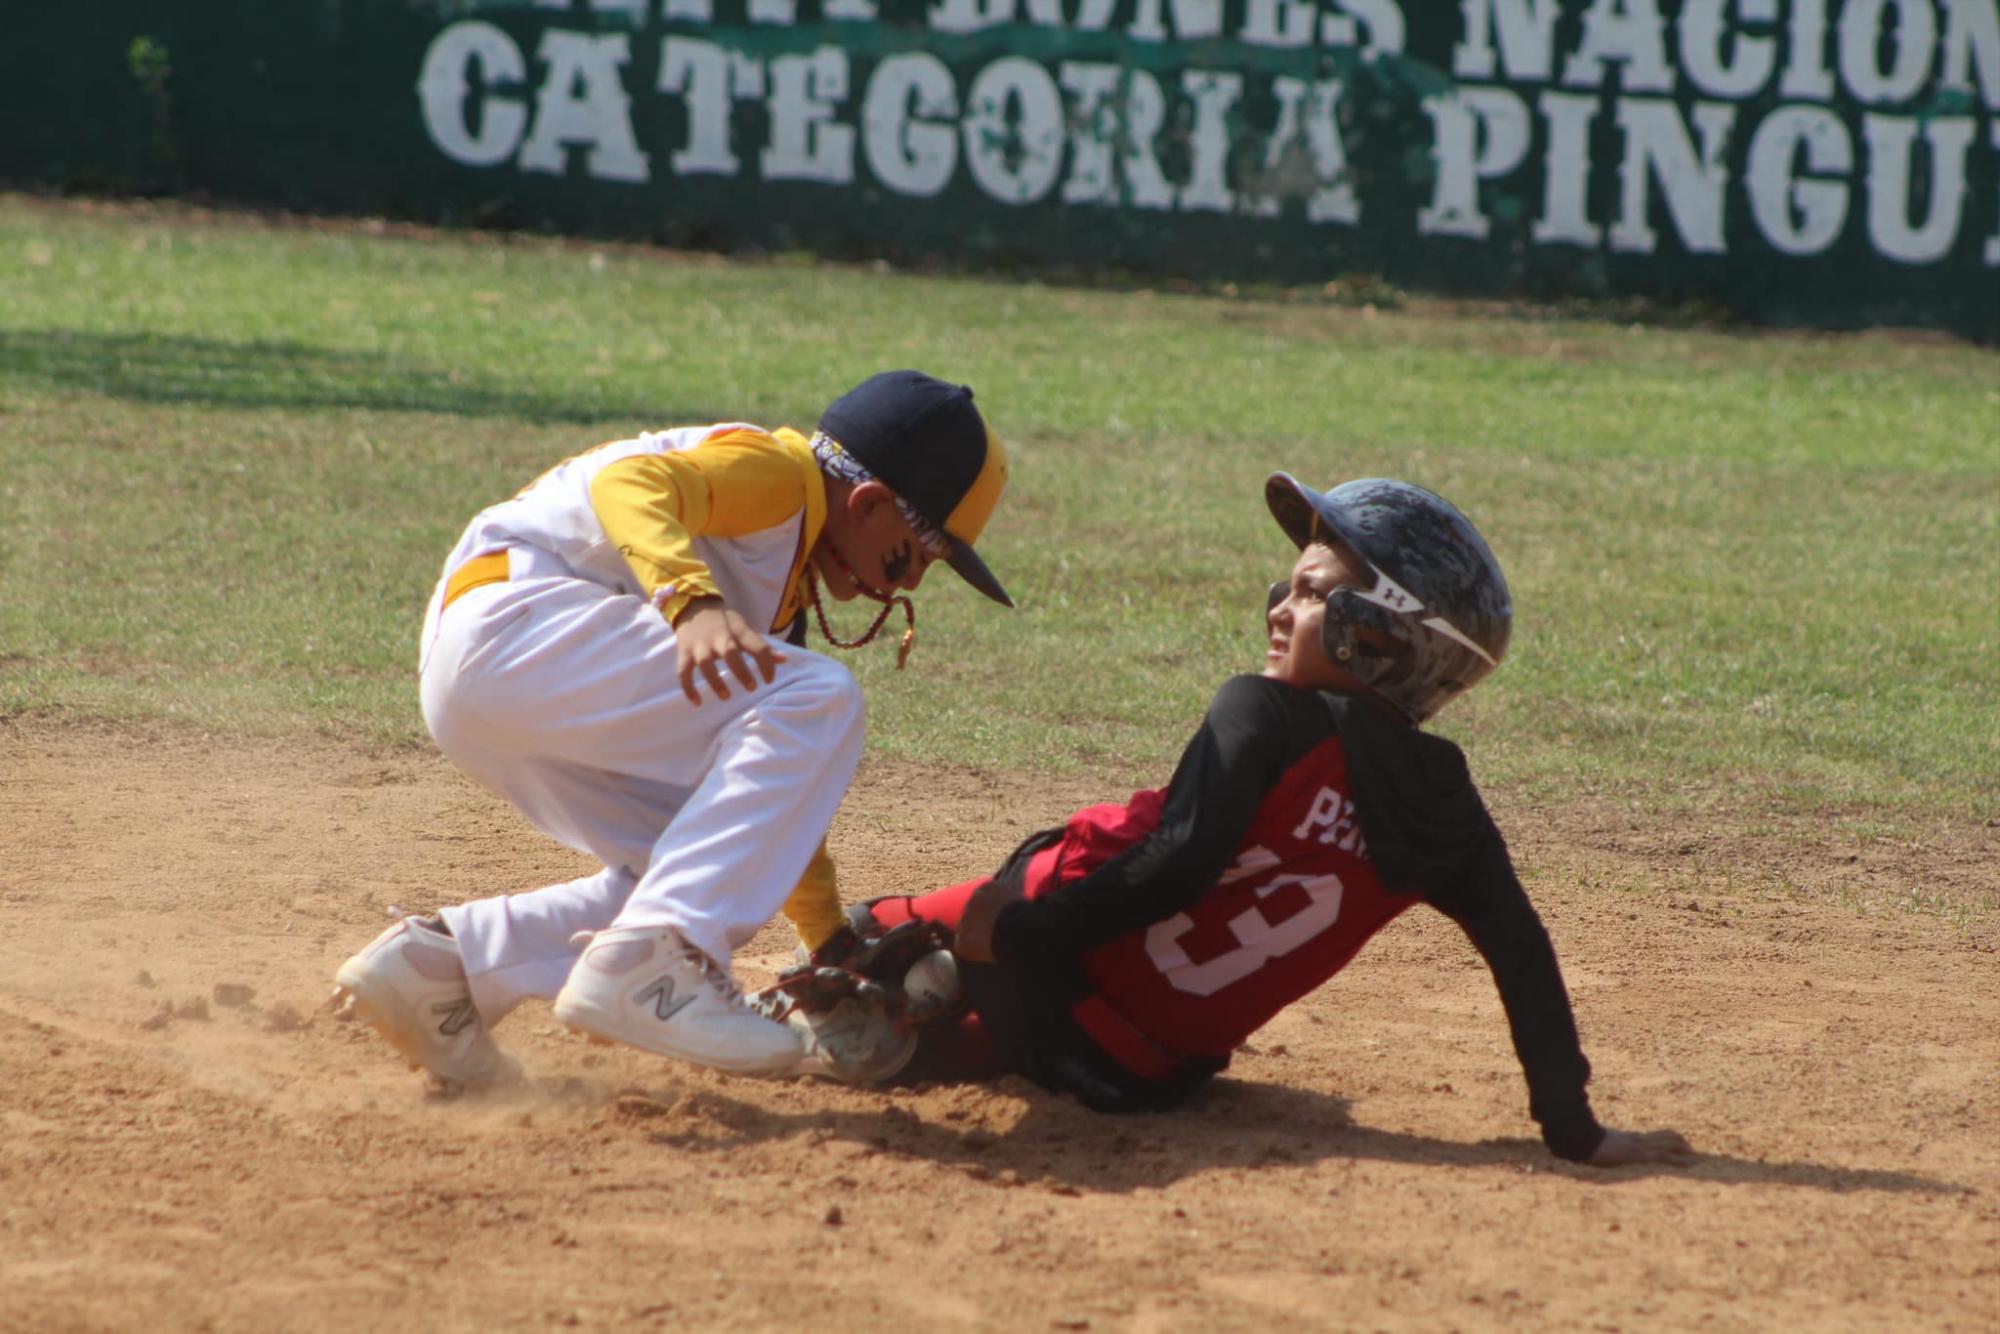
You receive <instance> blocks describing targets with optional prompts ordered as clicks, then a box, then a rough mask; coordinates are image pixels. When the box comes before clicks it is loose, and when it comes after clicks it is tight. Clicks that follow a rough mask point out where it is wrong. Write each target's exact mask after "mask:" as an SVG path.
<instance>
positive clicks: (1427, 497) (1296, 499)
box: [1264, 473, 1513, 723]
mask: <svg viewBox="0 0 2000 1334" xmlns="http://www.w3.org/2000/svg"><path fill="white" fill-rule="evenodd" d="M1264 494H1265V499H1266V501H1267V502H1268V503H1269V505H1270V507H1271V513H1272V515H1273V517H1275V518H1276V519H1277V520H1278V523H1279V525H1280V526H1281V527H1283V528H1284V530H1285V532H1286V534H1287V535H1288V536H1290V537H1291V539H1292V540H1293V542H1295V543H1296V544H1297V545H1298V546H1299V547H1300V548H1301V549H1303V548H1304V547H1305V546H1307V545H1308V544H1309V543H1311V542H1313V541H1314V540H1321V541H1324V540H1327V539H1328V538H1338V539H1339V540H1340V541H1342V542H1343V543H1345V544H1346V545H1347V546H1348V548H1350V549H1351V550H1352V551H1353V552H1354V554H1355V555H1357V556H1359V557H1360V558H1361V560H1362V561H1363V562H1364V563H1365V564H1366V565H1367V567H1368V571H1369V573H1370V574H1371V575H1372V577H1373V579H1374V584H1373V586H1372V587H1370V588H1365V589H1364V588H1354V587H1343V588H1336V589H1334V590H1333V592H1332V593H1330V594H1328V595H1327V599H1326V614H1325V616H1324V617H1323V618H1322V619H1321V621H1320V639H1321V643H1322V644H1323V645H1324V647H1325V649H1326V653H1327V656H1328V657H1329V658H1331V659H1333V661H1335V662H1337V663H1339V664H1340V665H1341V666H1342V667H1344V668H1346V669H1347V671H1348V672H1349V673H1351V674H1352V675H1353V676H1354V677H1355V679H1357V680H1359V681H1360V682H1361V683H1362V684H1363V685H1365V686H1367V687H1368V688H1369V689H1370V690H1372V691H1373V692H1374V693H1375V694H1376V695H1378V696H1379V697H1381V699H1382V700H1383V701H1384V702H1386V703H1387V704H1389V705H1390V706H1391V707H1392V708H1394V709H1395V710H1396V711H1397V712H1399V713H1401V714H1402V715H1403V716H1404V717H1405V718H1406V719H1408V720H1409V721H1410V722H1412V723H1421V722H1424V721H1425V720H1427V719H1428V718H1430V717H1431V716H1432V715H1434V714H1435V713H1436V712H1437V711H1438V710H1439V709H1441V708H1443V707H1444V706H1445V705H1446V704H1447V703H1449V702H1450V701H1451V700H1452V699H1453V698H1455V697H1457V696H1458V695H1460V694H1462V693H1464V692H1465V691H1466V690H1467V689H1469V688H1470V687H1471V686H1473V685H1474V684H1475V683H1477V682H1478V681H1479V680H1480V679H1481V678H1483V677H1484V676H1485V675H1486V674H1487V673H1488V672H1490V671H1492V670H1493V669H1494V668H1495V667H1497V666H1498V665H1499V664H1500V659H1501V658H1502V657H1503V656H1504V655H1505V654H1506V651H1507V640H1508V638H1509V636H1510V634H1511V633H1512V628H1513V604H1512V599H1511V598H1510V596H1509V594H1508V592H1507V581H1506V578H1505V577H1504V576H1503V575H1502V574H1501V572H1500V563H1499V562H1498V561H1497V560H1495V559H1494V557H1493V552H1492V551H1491V550H1490V549H1489V548H1488V547H1487V545H1486V541H1485V539H1484V538H1482V537H1480V535H1479V532H1478V530H1477V529H1475V528H1474V527H1473V526H1472V523H1471V521H1470V520H1468V519H1467V518H1466V517H1465V516H1464V515H1463V514H1461V513H1459V511H1458V510H1456V509H1455V508H1453V507H1452V506H1451V504H1450V503H1449V502H1447V501H1446V500H1444V499H1443V497H1441V496H1438V495H1436V494H1434V493H1433V492H1430V491H1426V490H1424V489H1423V488H1422V487H1419V486H1412V485H1410V484H1409V483H1408V482H1396V481H1388V480H1385V479H1382V478H1365V479H1363V480H1360V481H1354V482H1346V483H1343V484H1342V485H1340V486H1337V487H1335V488H1333V489H1332V490H1331V491H1326V492H1317V491H1313V490H1310V489H1308V488H1307V487H1304V486H1302V485H1300V484H1299V483H1298V482H1297V481H1296V480H1294V479H1293V478H1292V477H1290V476H1289V475H1287V474H1285V473H1276V474H1274V475H1273V476H1272V477H1271V479H1270V480H1269V481H1268V482H1266V483H1265V488H1264ZM1285 588H1286V586H1285V585H1282V584H1280V585H1277V586H1275V587H1274V588H1273V589H1272V590H1271V592H1272V599H1271V606H1272V607H1276V606H1277V604H1278V602H1280V601H1282V600H1283V598H1284V590H1285ZM1385 645H1386V646H1385Z"/></svg>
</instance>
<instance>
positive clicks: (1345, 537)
mask: <svg viewBox="0 0 2000 1334" xmlns="http://www.w3.org/2000/svg"><path fill="white" fill-rule="evenodd" d="M1264 503H1265V504H1266V505H1268V506H1270V507H1271V517H1272V518H1274V519H1276V520H1277V521H1278V527H1280V528H1282V529H1284V530H1285V536H1286V537H1289V538H1291V539H1292V545H1294V546H1296V547H1298V548H1299V549H1300V550H1301V551H1303V550H1305V548H1306V546H1307V545H1308V544H1310V543H1311V542H1312V540H1313V539H1314V538H1315V537H1317V536H1318V535H1319V534H1320V533H1321V532H1330V533H1332V534H1333V535H1334V536H1336V537H1338V538H1340V539H1341V540H1342V541H1343V542H1348V543H1352V542H1353V540H1354V539H1353V537H1352V535H1350V534H1349V533H1348V532H1347V531H1346V528H1345V525H1344V524H1343V523H1342V521H1341V518H1340V515H1339V513H1338V512H1337V511H1336V510H1334V509H1333V507H1332V506H1330V505H1328V504H1327V503H1326V497H1325V496H1323V495H1321V494H1320V493H1319V492H1317V491H1315V490H1313V489H1312V488H1311V487H1309V486H1307V485H1306V484H1305V483H1304V482H1301V481H1300V480H1299V479H1298V478H1296V477H1294V476H1292V475H1291V474H1290V473H1288V472H1274V473H1272V474H1271V475H1270V477H1269V478H1267V479H1266V480H1265V482H1264Z"/></svg>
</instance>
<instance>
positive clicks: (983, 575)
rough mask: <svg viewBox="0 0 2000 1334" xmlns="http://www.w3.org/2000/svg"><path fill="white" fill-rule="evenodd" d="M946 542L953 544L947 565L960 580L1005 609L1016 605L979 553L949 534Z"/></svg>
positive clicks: (946, 557) (946, 560) (947, 556)
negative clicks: (956, 572) (955, 572)
mask: <svg viewBox="0 0 2000 1334" xmlns="http://www.w3.org/2000/svg"><path fill="white" fill-rule="evenodd" d="M945 540H946V541H948V542H950V543H951V551H950V552H949V553H947V554H946V556H945V558H944V559H945V563H946V564H947V565H949V566H951V568H952V569H954V570H956V571H958V577H959V578H961V579H963V580H965V582H966V583H968V584H971V585H972V586H973V587H974V588H976V589H978V590H979V591H980V592H982V593H984V594H985V595H986V596H987V597H990V598H992V599H993V600H994V601H995V602H997V603H999V604H1000V605H1001V606H1003V607H1011V606H1013V605H1014V599H1012V598H1010V597H1008V596H1007V590H1006V589H1004V588H1002V587H1001V586H1000V581H999V580H998V579H995V578H994V577H993V571H991V570H989V569H987V568H986V562H985V561H983V560H981V559H979V553H978V552H976V551H974V550H973V549H972V548H971V547H969V546H967V545H966V544H965V543H963V542H961V541H959V540H958V539H957V538H955V537H952V536H950V535H949V534H946V538H945Z"/></svg>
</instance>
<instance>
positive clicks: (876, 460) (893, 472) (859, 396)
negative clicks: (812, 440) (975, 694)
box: [819, 371, 1014, 607]
mask: <svg viewBox="0 0 2000 1334" xmlns="http://www.w3.org/2000/svg"><path fill="white" fill-rule="evenodd" d="M819 429H820V430H821V431H822V432H824V433H825V434H826V435H828V436H831V437H832V438H833V439H834V440H837V441H839V442H840V447H841V448H842V449H844V450H846V451H847V452H848V453H849V454H851V455H852V456H853V457H854V458H855V459H856V460H857V461H858V462H859V463H860V464H861V466H863V467H864V468H866V469H868V471H869V472H871V473H873V474H875V476H876V477H878V478H880V479H881V480H882V482H883V483H884V484H886V485H887V486H888V487H889V488H890V489H891V490H893V491H895V493H896V494H897V495H899V496H901V497H902V498H903V499H904V500H907V501H909V502H910V504H911V505H912V506H913V507H915V509H916V511H917V513H919V514H921V515H923V516H924V518H925V519H927V520H929V521H930V523H931V524H932V525H933V526H935V527H936V528H937V529H939V530H940V531H941V532H943V533H944V535H945V545H946V547H947V548H948V549H947V551H946V553H945V561H946V563H947V564H949V565H950V566H951V568H952V569H954V570H956V571H957V572H958V575H959V577H960V578H962V579H964V580H965V582H966V583H968V584H971V585H972V586H973V587H974V588H976V589H978V590H979V591H980V592H982V593H984V594H985V595H986V596H987V597H989V598H992V599H993V600H994V601H995V602H998V603H1000V604H1001V605H1002V606H1007V607H1011V606H1013V605H1014V600H1013V599H1012V598H1010V597H1008V596H1007V590H1006V589H1004V588H1002V587H1001V586H1000V581H999V580H998V579H997V578H995V577H994V574H993V571H991V570H989V569H987V568H986V562H985V561H983V560H981V559H980V558H979V555H978V553H977V552H975V551H974V550H973V549H972V544H973V543H974V542H975V541H977V540H978V538H979V534H980V533H981V532H982V531H984V530H985V527H986V521H987V520H988V519H990V518H991V517H992V516H993V509H994V506H996V505H998V504H999V503H1000V493H1001V492H1002V491H1003V490H1005V489H1006V486H1007V451H1006V449H1005V447H1003V446H1002V445H1001V443H1000V437H999V436H997V435H995V434H994V433H993V428H992V427H990V426H988V425H987V424H986V419H985V418H984V417H982V416H981V415H980V413H979V409H978V408H976V407H974V406H973V403H972V390H970V389H969V388H967V387H966V386H964V385H962V384H949V383H947V382H945V381H943V380H939V379H935V378H933V377H931V376H929V375H925V374H924V373H923V372H922V371H883V372H882V373H881V374H880V375H873V376H870V377H869V378H868V379H866V380H863V381H862V382H861V383H860V384H858V385H856V386H855V387H854V388H852V389H850V390H848V391H847V392H846V393H845V394H842V395H841V396H840V397H839V398H837V399H835V400H834V402H833V405H832V406H831V407H829V408H828V409H827V410H826V411H825V413H823V414H822V415H821V416H820V419H819Z"/></svg>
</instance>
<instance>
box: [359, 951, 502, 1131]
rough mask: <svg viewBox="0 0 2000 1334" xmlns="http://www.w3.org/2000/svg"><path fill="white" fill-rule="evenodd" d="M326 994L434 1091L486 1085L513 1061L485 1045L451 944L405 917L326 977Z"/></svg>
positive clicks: (484, 1035)
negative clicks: (330, 989)
mask: <svg viewBox="0 0 2000 1334" xmlns="http://www.w3.org/2000/svg"><path fill="white" fill-rule="evenodd" d="M333 980H334V984H335V990H334V999H335V1001H336V1002H341V1001H344V1002H345V1003H346V1006H347V1007H348V1008H349V1009H350V1010H351V1012H352V1014H353V1016H354V1017H355V1018H357V1019H359V1020H361V1021H362V1022H363V1023H365V1024H367V1025H368V1026H369V1027H370V1028H373V1029H374V1030H375V1031H376V1032H377V1033H379V1034H381V1035H382V1037H383V1039H384V1040H386V1041H387V1042H388V1043H389V1045H390V1046H392V1047H394V1048H395V1049H396V1050H397V1051H399V1052H401V1053H402V1054H403V1059H405V1060H407V1061H408V1062H409V1063H410V1068H411V1069H413V1070H422V1071H424V1072H425V1073H426V1074H428V1075H429V1076H430V1077H431V1080H432V1082H433V1085H434V1086H435V1087H437V1088H438V1089H439V1090H440V1091H442V1092H456V1091H457V1090H460V1089H464V1088H470V1087H473V1086H475V1085H481V1084H493V1083H498V1082H500V1081H503V1080H507V1079H512V1078H514V1077H516V1076H518V1075H519V1074H520V1067H518V1066H516V1065H515V1064H514V1062H513V1061H511V1060H509V1059H508V1058H507V1057H506V1056H505V1055H503V1054H502V1053H501V1051H500V1049H499V1048H498V1047H496V1046H494V1045H493V1038H492V1036H491V1035H490V1034H489V1033H488V1032H487V1031H486V1024H485V1021H483V1020H482V1019H481V1018H480V1017H479V1011H478V1009H477V1008H475V1007H474V1005H473V1003H472V990H471V988H470V987H468V986H467V985H466V981H465V964H464V962H463V961H462V960H461V959H460V958H459V955H458V942H457V941H455V940H453V939H452V938H451V937H450V936H449V935H448V934H446V933H445V932H442V931H438V930H433V929H432V928H430V927H426V926H422V925H420V924H419V923H418V921H417V919H415V918H411V917H405V918H404V919H403V920H401V921H400V922H397V923H396V924H395V925H394V926H392V927H390V928H389V929H388V930H387V931H384V932H383V933H382V934H381V935H379V936H377V937H375V939H374V940H372V941H370V942H369V944H368V945H367V947H366V948H364V949H363V950H362V951H361V952H360V953H359V954H357V955H355V956H354V957H353V958H351V959H349V960H348V961H347V962H346V963H344V964H342V965H340V970H339V971H338V972H336V973H335V974H334V975H333Z"/></svg>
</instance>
